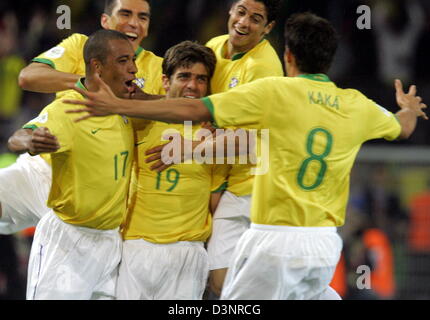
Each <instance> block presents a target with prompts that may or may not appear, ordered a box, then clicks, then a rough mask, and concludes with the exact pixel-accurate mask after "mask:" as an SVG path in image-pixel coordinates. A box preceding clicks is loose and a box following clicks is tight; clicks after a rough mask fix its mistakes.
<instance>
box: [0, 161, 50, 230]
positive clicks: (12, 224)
mask: <svg viewBox="0 0 430 320" xmlns="http://www.w3.org/2000/svg"><path fill="white" fill-rule="evenodd" d="M51 175H52V170H51V167H50V166H49V165H48V164H47V163H46V161H45V160H43V159H42V158H41V157H40V156H34V157H32V156H30V155H29V154H27V153H26V154H22V155H20V156H19V158H18V159H17V161H16V163H14V164H13V165H11V166H9V167H7V168H4V169H0V203H1V206H2V216H1V218H0V234H11V233H14V232H18V231H20V230H22V229H25V228H28V227H31V226H35V225H36V224H37V222H38V221H39V220H40V218H41V217H42V216H43V215H45V214H46V213H47V212H49V210H50V209H49V208H48V207H47V204H46V202H47V201H48V196H49V191H50V188H51Z"/></svg>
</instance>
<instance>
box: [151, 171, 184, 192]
mask: <svg viewBox="0 0 430 320" xmlns="http://www.w3.org/2000/svg"><path fill="white" fill-rule="evenodd" d="M162 175H163V172H159V173H158V175H157V186H156V188H157V190H160V189H161V177H162ZM180 177H181V174H180V173H179V171H178V170H176V169H169V170H167V172H166V181H167V182H169V183H170V184H171V186H170V187H169V189H167V190H166V191H167V192H172V191H173V189H175V188H176V186H177V185H178V182H179V178H180Z"/></svg>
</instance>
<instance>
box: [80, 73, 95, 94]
mask: <svg viewBox="0 0 430 320" xmlns="http://www.w3.org/2000/svg"><path fill="white" fill-rule="evenodd" d="M83 85H84V86H85V88H86V89H87V90H88V91H90V92H92V91H97V90H98V87H97V85H96V84H95V83H94V81H93V77H92V76H90V75H88V76H87V77H86V78H85V79H84V82H83Z"/></svg>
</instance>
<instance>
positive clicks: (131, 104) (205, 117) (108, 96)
mask: <svg viewBox="0 0 430 320" xmlns="http://www.w3.org/2000/svg"><path fill="white" fill-rule="evenodd" d="M95 79H96V81H97V82H98V85H99V86H98V87H99V90H98V91H95V92H88V91H84V90H82V89H80V88H77V87H76V86H72V87H70V89H74V90H76V91H78V92H79V93H80V94H82V95H84V96H86V97H87V99H86V100H64V102H65V103H68V104H75V105H84V106H86V108H83V109H77V110H70V111H68V113H81V112H88V115H86V116H83V117H81V118H79V119H78V120H77V121H82V120H85V119H88V118H90V117H93V116H100V115H101V114H106V113H108V114H122V115H127V116H129V117H136V118H145V119H148V120H157V121H163V122H169V123H182V122H184V121H187V120H189V121H195V122H202V121H211V120H212V116H211V113H210V112H209V110H208V109H207V108H206V107H205V105H204V103H203V102H202V101H201V100H192V99H186V98H182V99H169V100H154V101H140V100H127V99H120V98H118V97H116V96H115V94H114V93H113V92H112V90H111V89H110V88H109V86H108V85H107V84H106V83H104V82H103V80H102V79H100V77H99V76H97V75H96V77H95Z"/></svg>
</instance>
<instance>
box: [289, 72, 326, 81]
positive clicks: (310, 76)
mask: <svg viewBox="0 0 430 320" xmlns="http://www.w3.org/2000/svg"><path fill="white" fill-rule="evenodd" d="M297 77H299V78H305V79H309V80H314V81H320V82H331V80H330V78H329V77H328V76H327V75H325V74H323V73H316V74H301V75H299V76H297Z"/></svg>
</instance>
